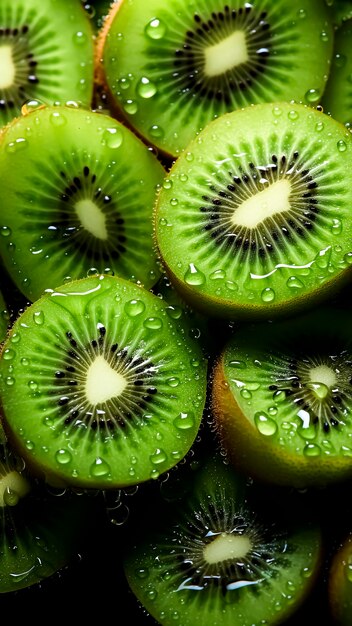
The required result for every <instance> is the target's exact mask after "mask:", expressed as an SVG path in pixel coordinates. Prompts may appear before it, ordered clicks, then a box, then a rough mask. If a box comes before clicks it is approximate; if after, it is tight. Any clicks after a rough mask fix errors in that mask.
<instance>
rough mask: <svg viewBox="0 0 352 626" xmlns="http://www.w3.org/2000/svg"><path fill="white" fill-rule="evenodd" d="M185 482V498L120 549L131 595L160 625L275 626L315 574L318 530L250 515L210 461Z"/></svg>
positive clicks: (241, 491)
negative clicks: (123, 552)
mask: <svg viewBox="0 0 352 626" xmlns="http://www.w3.org/2000/svg"><path fill="white" fill-rule="evenodd" d="M188 480H189V482H190V481H192V480H193V485H192V489H191V491H190V493H189V494H188V496H187V497H186V498H185V499H184V500H182V501H181V502H177V504H176V505H175V507H174V508H173V509H171V510H169V511H168V512H167V513H166V511H165V508H164V516H163V518H162V520H161V521H158V522H155V521H154V524H153V529H152V530H150V529H148V530H147V531H145V532H144V536H140V537H139V538H138V539H137V540H136V541H135V543H134V544H133V545H132V546H128V550H127V553H126V555H125V558H124V570H125V574H126V578H127V580H128V583H129V585H130V587H131V589H132V592H133V593H134V594H135V595H136V597H137V598H138V600H139V602H140V603H141V604H142V606H143V607H144V608H145V609H146V610H147V611H148V612H149V614H150V615H152V616H153V617H154V618H155V619H156V620H157V622H158V623H159V624H162V625H163V626H169V625H171V624H175V623H179V624H182V626H191V625H192V624H194V625H201V626H252V625H253V624H267V625H268V626H269V625H270V626H271V625H273V624H278V623H280V624H281V623H283V622H284V620H285V619H286V618H287V617H289V616H290V615H292V614H293V613H294V612H295V610H296V609H297V607H298V606H299V605H300V604H301V603H302V602H303V599H304V598H305V597H306V596H307V594H308V593H309V591H310V590H311V588H312V586H313V583H314V581H315V578H316V575H317V573H318V571H319V567H320V556H321V533H320V531H319V529H318V528H317V527H316V526H315V525H314V524H310V523H309V522H305V523H304V524H303V523H300V522H296V523H295V524H288V525H286V524H283V523H282V522H281V521H279V520H278V518H277V517H276V519H275V520H274V519H273V517H270V516H263V515H262V513H261V512H260V511H258V510H257V509H256V508H255V509H252V507H251V506H250V505H249V504H248V503H247V502H246V499H245V496H246V493H247V492H246V489H245V486H244V481H243V479H242V478H241V477H240V476H239V475H238V474H236V473H235V472H234V471H233V470H232V469H231V468H230V467H229V466H226V465H224V464H223V463H222V462H221V461H220V460H219V459H218V458H217V456H216V455H215V456H214V458H213V459H212V461H209V462H206V463H205V464H204V465H203V466H202V467H201V468H200V469H199V470H198V471H197V472H196V474H195V477H192V476H190V477H189V479H188ZM247 491H248V490H247Z"/></svg>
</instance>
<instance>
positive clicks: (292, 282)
mask: <svg viewBox="0 0 352 626" xmlns="http://www.w3.org/2000/svg"><path fill="white" fill-rule="evenodd" d="M286 285H287V287H289V289H303V287H304V284H303V283H302V281H301V280H299V278H297V277H296V276H290V278H288V279H287V282H286Z"/></svg>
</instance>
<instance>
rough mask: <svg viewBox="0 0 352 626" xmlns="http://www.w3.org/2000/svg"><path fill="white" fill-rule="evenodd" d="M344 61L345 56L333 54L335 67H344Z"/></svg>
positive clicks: (345, 59)
mask: <svg viewBox="0 0 352 626" xmlns="http://www.w3.org/2000/svg"><path fill="white" fill-rule="evenodd" d="M346 61H347V57H346V55H345V54H339V53H337V54H335V57H334V65H336V67H344V66H345V65H346Z"/></svg>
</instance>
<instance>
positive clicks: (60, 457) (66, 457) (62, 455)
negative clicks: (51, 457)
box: [55, 448, 72, 465]
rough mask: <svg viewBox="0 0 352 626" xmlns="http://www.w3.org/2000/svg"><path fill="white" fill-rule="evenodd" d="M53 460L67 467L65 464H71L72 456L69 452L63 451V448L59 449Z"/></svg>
mask: <svg viewBox="0 0 352 626" xmlns="http://www.w3.org/2000/svg"><path fill="white" fill-rule="evenodd" d="M55 459H56V461H57V462H58V463H59V464H60V465H67V463H71V461H72V455H71V452H69V450H65V448H61V450H58V451H57V452H56V454H55Z"/></svg>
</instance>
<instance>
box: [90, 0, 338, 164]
mask: <svg viewBox="0 0 352 626" xmlns="http://www.w3.org/2000/svg"><path fill="white" fill-rule="evenodd" d="M332 45H333V28H332V22H331V21H330V20H329V12H328V8H327V7H326V6H325V5H324V3H323V2H321V0H302V1H301V2H300V3H299V6H297V5H296V3H292V2H289V1H287V0H277V1H276V2H270V1H268V0H256V1H255V2H243V0H230V1H229V2H227V1H226V0H212V1H211V2H209V3H207V2H204V0H196V1H195V2H192V3H189V2H186V1H185V0H169V2H167V3H165V2H164V1H163V0H149V2H144V0H135V1H134V2H128V0H123V1H122V2H119V3H117V5H113V7H112V10H111V12H110V15H109V16H108V17H107V19H106V20H105V24H104V28H103V29H102V33H101V36H100V39H99V45H98V51H97V57H98V62H99V64H100V65H99V66H100V70H101V71H100V76H101V78H100V80H101V82H102V83H103V84H104V85H106V87H107V89H108V91H109V93H110V94H111V97H112V100H113V103H114V104H115V105H116V106H117V108H118V109H119V111H120V112H121V114H122V115H123V116H124V117H125V118H127V120H128V122H129V123H130V124H131V125H132V126H133V128H135V129H136V131H137V132H138V133H140V134H141V135H142V136H143V137H145V138H146V140H147V141H148V142H151V143H154V144H155V145H156V146H157V147H158V148H159V149H161V150H163V151H164V152H166V153H168V154H171V155H173V156H177V155H178V154H180V152H181V151H182V150H184V149H185V147H186V146H187V144H188V143H189V141H190V140H191V139H192V138H193V137H194V136H195V135H196V134H197V133H198V132H199V131H200V130H201V129H202V128H204V127H205V126H206V125H207V124H208V123H209V122H210V121H211V120H212V119H214V118H216V117H218V116H220V115H222V114H223V113H225V112H227V111H232V110H234V109H239V108H242V107H244V106H247V105H249V104H256V103H258V102H272V101H277V100H293V99H294V100H298V101H302V102H310V103H317V102H319V100H320V98H321V96H322V94H323V91H324V88H325V82H326V76H327V75H328V73H329V64H330V60H331V55H332ZM131 47H132V48H133V54H131Z"/></svg>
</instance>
